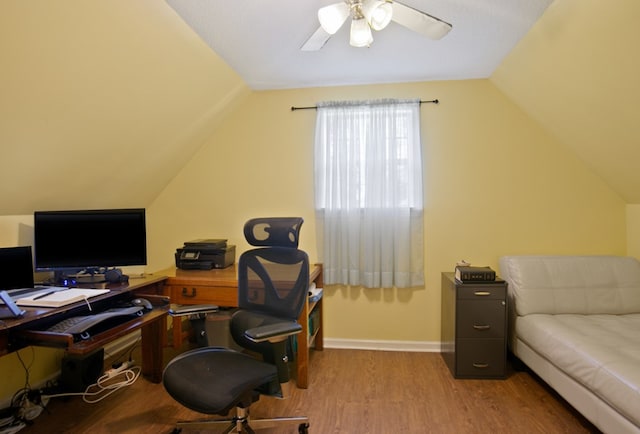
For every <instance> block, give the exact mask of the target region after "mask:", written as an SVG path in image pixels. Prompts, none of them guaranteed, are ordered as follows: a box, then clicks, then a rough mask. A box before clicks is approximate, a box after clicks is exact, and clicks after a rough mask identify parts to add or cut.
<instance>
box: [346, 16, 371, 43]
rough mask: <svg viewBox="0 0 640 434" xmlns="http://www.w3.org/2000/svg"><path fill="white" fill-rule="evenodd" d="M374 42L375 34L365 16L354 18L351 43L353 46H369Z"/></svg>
mask: <svg viewBox="0 0 640 434" xmlns="http://www.w3.org/2000/svg"><path fill="white" fill-rule="evenodd" d="M372 42H373V35H372V34H371V27H369V23H368V22H367V20H366V19H365V18H364V17H362V18H354V19H353V20H352V21H351V33H350V38H349V44H351V46H353V47H368V46H369V45H371V43H372Z"/></svg>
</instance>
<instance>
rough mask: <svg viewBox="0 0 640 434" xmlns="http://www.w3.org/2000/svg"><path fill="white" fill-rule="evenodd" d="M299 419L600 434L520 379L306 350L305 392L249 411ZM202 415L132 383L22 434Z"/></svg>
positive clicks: (73, 403)
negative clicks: (461, 374)
mask: <svg viewBox="0 0 640 434" xmlns="http://www.w3.org/2000/svg"><path fill="white" fill-rule="evenodd" d="M170 357H171V354H167V355H166V357H165V358H170ZM194 375H197V373H194ZM300 415H306V416H308V417H309V419H310V429H309V432H310V433H312V434H338V433H339V434H395V433H410V434H422V433H492V434H496V433H515V432H518V433H545V434H547V433H597V432H598V430H597V429H595V428H594V427H593V426H592V425H591V424H589V423H588V422H587V421H586V420H585V419H584V418H583V417H581V416H580V415H579V414H577V413H576V412H575V411H574V410H573V409H572V408H571V407H570V406H569V405H568V404H566V403H565V402H564V401H563V400H562V399H561V398H559V397H558V396H557V395H556V394H555V393H554V392H553V391H551V390H550V389H549V388H548V387H547V386H546V385H544V383H542V382H541V381H540V380H538V379H537V378H535V377H534V376H532V375H531V374H530V373H528V372H526V371H513V370H512V371H511V372H510V374H509V377H508V379H506V380H454V379H453V378H452V377H451V374H450V372H449V371H448V369H447V367H446V365H445V364H444V362H443V360H442V358H441V356H440V354H437V353H408V352H383V351H360V350H338V349H325V350H324V351H318V352H312V353H311V370H310V385H309V388H308V389H297V388H295V387H292V388H291V395H290V396H289V398H288V399H286V400H278V399H274V398H268V397H262V398H261V399H260V401H259V402H257V403H256V404H254V406H253V407H252V417H253V418H261V417H278V416H300ZM203 417H205V416H203V415H201V414H198V413H195V412H192V411H190V410H187V409H186V408H184V407H182V406H181V405H180V404H178V403H176V402H175V401H173V400H172V399H171V397H169V396H168V395H167V393H166V392H165V390H164V388H163V386H162V385H161V384H153V383H150V382H149V381H147V380H145V379H143V378H140V379H138V381H137V382H136V383H135V384H134V385H133V386H130V387H128V388H124V389H122V390H119V391H117V392H116V393H115V394H113V395H112V396H110V397H109V398H107V399H106V400H104V401H102V402H101V403H99V404H87V403H85V402H83V401H82V399H81V398H79V397H73V398H56V399H52V400H51V402H50V403H49V405H48V408H47V410H46V411H45V412H44V413H43V414H42V415H41V416H39V417H38V418H37V419H35V420H34V421H33V424H32V425H31V426H28V427H27V428H25V429H23V430H22V431H21V433H24V434H32V433H43V432H47V433H91V434H101V433H109V434H110V433H132V434H133V433H136V434H139V433H153V434H157V433H169V432H171V430H172V429H173V426H174V425H173V424H174V422H175V421H176V420H190V419H200V418H203ZM183 432H184V433H187V431H186V430H185V431H183ZM190 432H194V431H190ZM195 432H197V431H195ZM203 432H204V431H203ZM259 432H260V433H265V434H276V433H277V434H284V433H288V432H291V433H296V432H297V430H296V428H292V429H290V430H289V429H287V430H286V431H285V430H283V429H282V428H280V429H270V430H262V431H259Z"/></svg>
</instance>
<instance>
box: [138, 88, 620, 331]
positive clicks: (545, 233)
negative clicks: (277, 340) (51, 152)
mask: <svg viewBox="0 0 640 434" xmlns="http://www.w3.org/2000/svg"><path fill="white" fill-rule="evenodd" d="M381 97H420V98H422V99H433V98H438V99H440V101H441V103H440V104H439V105H433V104H425V105H423V106H422V128H423V137H422V140H423V148H424V156H423V158H424V163H425V272H426V284H425V287H423V288H416V289H412V290H393V289H385V290H381V289H361V288H338V287H333V288H327V289H326V298H325V303H326V317H325V319H326V332H325V336H326V337H328V338H334V339H350V340H392V341H393V340H395V341H427V342H434V341H438V340H439V333H440V327H439V320H440V313H439V312H440V273H441V272H442V271H451V270H453V267H454V264H455V262H456V261H457V260H460V259H463V258H464V259H466V260H468V261H471V262H472V263H474V264H477V265H490V266H492V267H494V268H496V269H497V263H498V258H499V257H500V256H501V255H505V254H545V253H548V254H553V253H555V254H594V253H606V254H625V249H626V228H625V212H626V210H625V204H624V202H623V201H622V200H621V198H620V197H619V196H618V195H616V194H615V193H614V192H612V191H611V190H610V189H609V188H608V187H607V186H606V185H605V184H604V183H603V182H602V180H601V179H600V178H598V177H597V176H596V175H594V173H593V172H591V171H590V170H589V169H587V168H586V167H585V166H584V164H583V163H582V162H581V161H580V160H578V159H577V158H576V157H575V155H574V154H573V153H571V152H570V151H568V150H566V149H565V148H564V147H563V146H562V145H561V144H559V143H558V142H557V141H555V140H554V139H553V138H551V137H550V136H549V135H547V134H546V133H545V132H544V131H543V130H541V129H540V128H539V127H538V125H537V124H535V123H534V122H532V121H531V120H530V118H528V117H527V116H526V115H525V114H524V113H523V112H522V111H520V109H518V108H517V107H516V106H515V105H514V104H512V103H511V102H510V101H509V100H508V99H507V98H505V97H504V96H503V94H502V93H501V92H500V91H498V90H497V89H496V88H495V87H494V86H493V85H492V84H491V83H490V82H489V81H488V80H471V81H450V82H429V83H415V84H399V85H385V86H359V87H335V88H314V89H298V90H283V91H265V92H256V93H253V94H252V95H251V97H250V98H249V99H248V100H247V101H246V103H245V104H244V105H243V106H242V107H240V108H239V109H238V110H237V111H235V112H234V113H233V114H231V115H230V117H229V118H228V120H227V122H225V123H224V125H221V127H220V128H219V129H218V130H216V132H215V133H214V134H213V135H212V136H211V138H210V139H209V140H208V141H207V143H206V144H205V145H204V146H203V148H202V149H201V150H200V151H199V152H198V154H196V156H195V157H194V159H193V160H192V161H191V162H189V163H188V164H187V165H186V166H185V167H184V169H183V170H182V172H181V173H179V174H178V176H176V177H175V178H174V180H173V181H172V182H171V183H170V184H169V186H168V187H167V188H166V189H165V191H164V192H163V193H162V194H161V195H160V196H159V197H158V198H157V200H156V201H155V202H154V203H153V204H152V205H151V207H150V208H149V214H150V216H151V217H150V218H151V222H150V225H149V226H150V229H149V230H150V251H151V253H150V267H152V268H154V269H159V268H163V267H166V266H171V265H172V262H173V253H174V251H175V249H176V247H179V246H180V245H181V244H182V242H184V241H187V240H188V239H191V238H200V237H223V238H228V239H229V242H231V243H234V244H237V245H238V254H239V253H240V252H241V251H242V250H244V249H246V248H247V246H246V244H245V243H244V240H243V239H242V225H243V224H244V222H245V220H247V219H248V218H250V217H255V216H266V215H300V216H302V217H304V219H305V224H304V226H303V229H302V241H301V247H302V248H303V249H305V250H307V251H308V252H309V254H310V256H311V258H312V260H316V259H318V260H319V259H320V258H318V255H317V245H316V239H315V229H316V228H315V217H314V208H313V155H312V152H313V129H314V121H315V112H314V111H312V110H309V111H296V112H291V111H290V107H291V106H292V105H297V106H306V105H313V104H315V103H316V102H317V101H319V100H328V99H341V100H342V99H367V98H381Z"/></svg>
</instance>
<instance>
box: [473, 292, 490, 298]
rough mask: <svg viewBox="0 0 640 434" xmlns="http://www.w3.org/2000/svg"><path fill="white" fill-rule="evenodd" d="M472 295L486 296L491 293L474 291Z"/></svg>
mask: <svg viewBox="0 0 640 434" xmlns="http://www.w3.org/2000/svg"><path fill="white" fill-rule="evenodd" d="M473 295H478V296H485V297H486V296H487V295H491V292H489V291H474V292H473Z"/></svg>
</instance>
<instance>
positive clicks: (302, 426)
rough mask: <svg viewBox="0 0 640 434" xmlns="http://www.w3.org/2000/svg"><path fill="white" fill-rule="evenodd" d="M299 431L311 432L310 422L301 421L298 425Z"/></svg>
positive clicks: (300, 433) (302, 433)
mask: <svg viewBox="0 0 640 434" xmlns="http://www.w3.org/2000/svg"><path fill="white" fill-rule="evenodd" d="M298 433H299V434H309V424H308V423H301V424H300V425H299V426H298Z"/></svg>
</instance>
